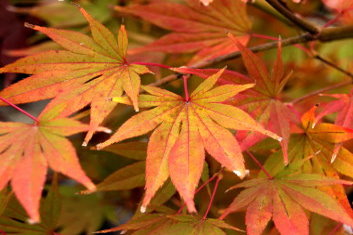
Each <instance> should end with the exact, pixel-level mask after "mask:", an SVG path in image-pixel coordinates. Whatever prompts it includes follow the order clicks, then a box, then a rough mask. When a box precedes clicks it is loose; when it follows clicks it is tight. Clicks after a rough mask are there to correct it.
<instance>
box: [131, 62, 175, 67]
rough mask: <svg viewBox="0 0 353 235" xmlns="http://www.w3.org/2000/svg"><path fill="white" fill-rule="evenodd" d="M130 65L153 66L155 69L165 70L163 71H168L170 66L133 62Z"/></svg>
mask: <svg viewBox="0 0 353 235" xmlns="http://www.w3.org/2000/svg"><path fill="white" fill-rule="evenodd" d="M130 64H138V65H146V66H155V67H160V68H165V69H170V68H171V66H168V65H164V64H157V63H144V62H133V63H130Z"/></svg>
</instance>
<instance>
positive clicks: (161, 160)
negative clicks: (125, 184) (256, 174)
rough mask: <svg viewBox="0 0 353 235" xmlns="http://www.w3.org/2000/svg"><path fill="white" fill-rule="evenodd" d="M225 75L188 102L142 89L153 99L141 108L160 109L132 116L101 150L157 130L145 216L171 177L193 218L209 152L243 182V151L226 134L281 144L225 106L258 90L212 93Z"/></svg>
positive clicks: (205, 85) (144, 100) (144, 98)
mask: <svg viewBox="0 0 353 235" xmlns="http://www.w3.org/2000/svg"><path fill="white" fill-rule="evenodd" d="M222 72H223V70H220V71H219V72H218V73H216V74H214V75H212V76H211V77H209V78H208V79H206V80H205V81H204V82H203V83H201V84H200V85H199V86H198V87H197V88H196V89H195V90H194V91H193V92H192V94H191V95H190V97H189V99H188V100H186V99H184V98H183V97H181V96H179V95H177V94H174V93H172V92H169V91H166V90H163V89H160V88H156V87H151V86H143V87H142V88H143V89H144V90H145V91H146V92H147V93H149V95H140V97H139V106H140V107H143V108H148V107H155V108H153V109H151V110H147V111H144V112H142V113H140V114H137V115H135V116H133V117H132V118H130V119H129V120H128V121H126V122H125V123H124V124H123V125H122V126H121V127H120V128H119V129H118V131H117V132H116V133H115V134H114V135H113V136H112V137H111V138H110V139H109V140H107V141H106V142H104V143H101V144H99V145H98V146H97V147H98V149H102V148H104V147H106V146H108V145H110V144H112V143H115V142H119V141H122V140H125V139H128V138H132V137H135V136H139V135H143V134H146V133H148V132H149V131H151V130H153V129H155V130H154V132H153V133H152V135H151V137H150V140H149V143H148V149H147V159H146V186H145V188H146V194H145V197H144V199H143V202H142V207H141V211H144V210H145V207H146V206H147V205H148V204H149V202H150V200H151V198H152V197H153V196H154V194H155V193H156V191H157V190H158V189H159V188H160V187H161V186H162V185H163V183H164V182H165V181H166V180H167V179H168V177H169V176H170V178H171V180H172V182H173V184H174V185H175V187H176V189H177V190H178V192H179V193H180V195H181V196H182V198H183V199H184V201H185V202H186V204H187V207H188V210H189V212H195V211H196V209H195V206H194V202H193V198H194V193H195V188H196V186H197V184H198V182H199V179H200V177H201V173H202V169H203V164H204V158H205V149H206V150H207V152H208V153H209V154H210V155H211V156H212V157H214V158H215V159H216V160H217V161H218V162H220V163H221V164H222V166H224V167H226V168H227V169H229V170H231V171H233V172H234V173H235V174H237V175H238V176H239V177H241V178H243V177H244V176H245V175H246V169H245V166H244V159H243V156H242V153H241V150H240V147H239V145H238V143H237V141H236V139H235V138H234V136H233V134H232V133H231V132H230V131H228V130H227V129H226V128H229V129H233V130H250V131H258V132H261V133H263V134H265V135H268V136H270V137H272V138H276V139H281V138H280V137H278V136H277V135H276V134H274V133H272V132H270V131H267V130H265V129H264V128H263V127H262V126H261V125H260V124H258V123H257V122H256V121H255V120H254V119H252V118H251V117H250V116H249V115H248V114H247V113H245V112H244V111H242V110H240V109H238V108H236V107H234V106H231V105H227V104H222V102H224V101H225V100H227V99H229V98H231V97H233V96H234V95H236V94H237V93H239V92H241V91H243V90H245V89H248V88H250V87H253V86H254V84H245V85H223V86H219V87H216V88H213V87H214V85H215V84H216V82H217V80H218V78H219V76H220V75H221V74H222ZM115 101H118V102H122V103H128V100H127V99H125V98H121V97H118V98H116V99H115Z"/></svg>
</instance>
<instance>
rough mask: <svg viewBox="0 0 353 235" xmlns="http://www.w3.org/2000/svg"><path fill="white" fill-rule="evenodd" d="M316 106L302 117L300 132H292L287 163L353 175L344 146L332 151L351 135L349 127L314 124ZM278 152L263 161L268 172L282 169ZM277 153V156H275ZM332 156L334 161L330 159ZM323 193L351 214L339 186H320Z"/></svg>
mask: <svg viewBox="0 0 353 235" xmlns="http://www.w3.org/2000/svg"><path fill="white" fill-rule="evenodd" d="M315 110H316V107H313V108H312V109H310V110H309V111H308V112H306V113H305V114H304V115H303V116H302V128H303V133H301V134H296V135H293V138H291V141H290V148H289V149H290V151H289V155H288V158H289V161H290V163H291V164H290V165H293V164H294V163H296V162H301V161H304V162H303V164H302V165H301V166H300V168H301V171H302V172H306V173H314V174H320V175H323V176H327V177H330V178H335V179H339V178H340V174H343V175H346V176H349V177H351V178H352V177H353V154H352V153H351V152H350V151H349V150H348V149H346V148H344V147H340V149H339V151H337V152H335V146H336V145H337V144H342V143H343V142H344V141H346V140H349V139H352V138H353V130H352V129H349V128H344V127H341V126H338V125H334V124H329V123H317V118H316V117H315ZM279 154H280V153H277V154H274V155H272V156H271V157H270V158H268V160H267V161H266V163H265V167H266V169H268V171H269V172H271V173H274V172H277V171H278V169H281V168H283V165H282V164H281V163H280V162H279V161H278V160H279V158H280V157H282V156H280V155H279ZM276 155H277V156H276ZM333 155H335V158H336V160H335V161H334V163H332V164H331V162H330V160H331V159H332V156H333ZM320 189H321V190H322V191H324V192H326V193H327V194H329V195H331V196H332V197H335V198H336V199H337V201H338V202H339V203H340V204H341V206H342V207H343V208H345V209H346V212H347V213H348V214H350V215H351V216H353V212H352V210H351V206H350V203H349V201H348V199H347V196H346V192H345V190H344V188H343V187H342V186H341V185H332V186H325V187H320Z"/></svg>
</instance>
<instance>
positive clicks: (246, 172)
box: [233, 169, 250, 179]
mask: <svg viewBox="0 0 353 235" xmlns="http://www.w3.org/2000/svg"><path fill="white" fill-rule="evenodd" d="M233 173H234V174H236V175H237V176H238V177H239V178H241V179H243V178H244V177H245V176H247V175H249V173H250V171H249V170H247V169H245V170H244V171H243V170H234V171H233Z"/></svg>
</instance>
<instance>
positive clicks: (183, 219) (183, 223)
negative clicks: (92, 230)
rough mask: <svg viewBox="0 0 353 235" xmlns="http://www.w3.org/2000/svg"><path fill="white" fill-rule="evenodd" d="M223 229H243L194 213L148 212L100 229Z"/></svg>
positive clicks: (219, 232)
mask: <svg viewBox="0 0 353 235" xmlns="http://www.w3.org/2000/svg"><path fill="white" fill-rule="evenodd" d="M223 229H230V230H234V231H242V230H240V229H238V228H236V227H234V226H231V225H229V224H227V223H225V222H224V221H222V220H217V219H203V218H199V217H197V216H192V215H165V214H148V215H142V216H139V217H137V218H133V219H132V220H131V221H129V222H128V223H126V224H123V225H120V226H118V227H116V228H112V229H107V230H102V231H98V232H97V233H109V232H115V231H133V232H132V234H136V235H137V234H140V235H142V234H152V233H153V234H160V235H163V234H173V235H179V234H180V235H184V234H188V235H189V234H190V235H199V234H212V235H225V234H226V233H225V232H224V231H223Z"/></svg>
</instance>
